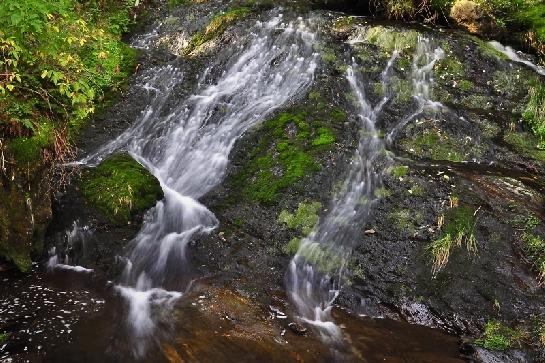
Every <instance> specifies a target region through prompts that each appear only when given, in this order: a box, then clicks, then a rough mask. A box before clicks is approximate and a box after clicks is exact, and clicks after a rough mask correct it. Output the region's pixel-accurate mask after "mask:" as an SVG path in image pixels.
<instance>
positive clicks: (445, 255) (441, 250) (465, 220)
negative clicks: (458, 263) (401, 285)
mask: <svg viewBox="0 0 545 363" xmlns="http://www.w3.org/2000/svg"><path fill="white" fill-rule="evenodd" d="M475 224H476V210H475V209H474V208H472V207H470V206H465V205H464V206H458V207H454V208H450V209H449V210H448V211H447V213H446V214H445V216H444V223H443V226H442V231H441V236H440V237H439V238H438V239H436V240H435V241H433V242H432V243H431V244H430V245H429V246H428V247H427V248H428V250H429V251H430V252H431V255H432V258H433V273H434V274H435V273H437V272H439V271H441V269H442V268H443V267H444V266H445V265H446V264H447V262H448V260H449V256H450V253H451V251H452V249H453V248H454V247H460V246H461V245H462V243H465V245H466V248H467V250H468V251H469V252H470V253H476V252H477V240H476V238H475Z"/></svg>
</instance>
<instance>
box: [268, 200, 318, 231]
mask: <svg viewBox="0 0 545 363" xmlns="http://www.w3.org/2000/svg"><path fill="white" fill-rule="evenodd" d="M321 208H322V204H321V203H320V202H311V203H299V206H298V207H297V210H296V211H295V213H293V214H292V213H290V212H288V211H286V210H283V211H282V212H280V215H279V216H278V222H280V223H282V224H285V225H287V226H288V228H291V229H300V230H301V232H302V233H303V234H304V235H308V234H309V233H310V232H311V231H312V228H313V227H314V225H315V224H316V223H317V222H318V212H319V211H320V209H321Z"/></svg>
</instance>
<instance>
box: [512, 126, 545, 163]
mask: <svg viewBox="0 0 545 363" xmlns="http://www.w3.org/2000/svg"><path fill="white" fill-rule="evenodd" d="M504 140H505V142H507V143H508V144H510V145H512V146H514V147H515V149H516V150H517V151H518V152H520V153H523V154H526V155H528V156H530V157H531V158H533V159H536V160H540V161H545V150H542V149H540V148H538V146H539V140H538V139H537V138H536V137H535V136H534V135H532V134H530V133H527V132H509V133H507V134H506V135H505V137H504Z"/></svg>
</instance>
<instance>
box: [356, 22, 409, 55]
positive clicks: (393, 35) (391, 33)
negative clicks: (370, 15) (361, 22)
mask: <svg viewBox="0 0 545 363" xmlns="http://www.w3.org/2000/svg"><path fill="white" fill-rule="evenodd" d="M418 35H419V33H418V32H416V31H415V30H406V29H403V30H397V29H395V28H391V27H384V26H374V27H370V28H368V29H367V30H366V32H365V40H366V41H368V42H369V43H371V44H374V45H376V46H378V47H379V48H380V49H382V51H383V52H385V53H387V54H388V55H389V54H391V53H392V52H393V51H394V50H395V49H397V50H398V51H400V52H410V53H412V52H413V51H414V49H415V47H416V43H417V40H418Z"/></svg>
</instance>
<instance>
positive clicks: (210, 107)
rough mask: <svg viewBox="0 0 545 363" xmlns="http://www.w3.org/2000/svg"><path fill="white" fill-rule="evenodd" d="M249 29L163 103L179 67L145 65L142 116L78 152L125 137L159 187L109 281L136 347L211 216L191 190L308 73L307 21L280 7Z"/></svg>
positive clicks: (199, 192) (208, 184)
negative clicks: (146, 100)
mask: <svg viewBox="0 0 545 363" xmlns="http://www.w3.org/2000/svg"><path fill="white" fill-rule="evenodd" d="M250 34H251V35H250V36H251V41H250V42H249V44H248V46H247V47H246V48H245V49H244V48H241V49H240V53H239V54H238V56H236V57H233V59H234V61H232V62H231V63H230V64H228V66H227V67H226V70H225V71H224V72H223V74H222V75H221V76H220V77H219V79H218V80H217V81H216V82H215V83H214V84H211V85H205V86H201V87H200V89H198V91H197V92H196V94H195V95H193V96H191V97H189V99H187V100H185V101H183V102H181V103H179V104H178V105H177V106H175V107H172V108H170V109H166V108H167V107H166V106H165V105H166V100H167V97H168V95H169V90H170V89H171V88H172V87H173V86H174V85H175V84H176V83H178V82H180V81H181V79H182V77H181V76H180V75H179V72H178V71H177V70H176V69H175V68H174V67H171V66H167V67H163V68H161V69H159V70H152V71H153V73H154V75H153V76H150V77H149V78H148V79H147V82H146V83H145V84H146V86H145V87H147V89H148V90H149V92H153V94H154V96H153V97H152V101H151V102H150V105H149V106H148V108H147V109H146V110H145V111H144V112H143V114H142V116H141V118H140V119H139V120H137V122H135V124H134V125H133V126H132V127H131V128H129V129H128V130H127V131H126V132H125V133H123V134H122V135H121V136H119V137H118V138H117V139H116V140H114V141H112V142H111V143H110V144H108V145H106V146H104V147H103V148H102V149H100V150H99V151H98V152H97V153H95V154H93V155H91V156H89V157H88V158H86V159H84V160H83V161H82V163H88V164H96V163H97V162H99V161H100V160H101V159H102V158H104V157H105V156H106V155H108V154H110V153H112V152H114V151H115V150H118V149H120V148H123V147H124V148H126V149H127V150H128V151H129V152H130V153H131V154H132V155H133V156H134V157H135V158H137V159H138V160H139V161H140V162H141V163H142V164H143V165H145V166H146V167H148V168H149V170H150V171H151V172H152V173H153V174H154V175H155V176H156V177H157V178H158V179H159V181H160V183H161V186H162V188H163V191H164V195H165V198H164V200H163V201H160V202H158V203H157V205H156V206H155V208H153V209H152V210H150V211H149V212H148V214H147V215H146V217H145V220H144V224H143V227H142V229H141V231H140V233H139V234H138V236H137V237H136V238H135V239H134V241H132V243H133V246H134V247H133V249H132V251H131V252H130V254H129V255H128V256H127V261H126V268H125V271H124V274H123V278H122V283H121V284H120V285H118V286H117V289H118V290H119V291H120V293H121V295H122V296H124V297H126V298H127V301H128V302H129V304H130V309H129V314H128V322H129V325H130V326H131V328H132V329H131V332H132V335H133V336H132V337H133V338H134V339H136V340H137V344H135V345H134V346H135V347H136V348H135V349H137V350H136V351H135V353H136V354H137V355H140V354H142V353H143V352H144V350H145V344H146V341H147V339H148V338H149V337H150V335H151V333H152V332H153V328H154V319H153V317H152V315H153V314H152V312H153V311H154V308H155V307H157V306H161V307H162V308H165V307H168V306H169V305H170V304H172V302H173V301H174V300H175V299H177V298H178V297H180V296H181V295H182V293H181V292H180V291H182V290H183V289H184V286H183V285H186V284H187V281H186V282H184V283H181V282H180V281H181V272H183V268H184V265H185V250H186V246H187V244H188V243H189V242H190V240H191V239H192V237H193V236H195V235H196V234H199V233H207V232H210V231H211V230H213V229H214V228H215V227H216V226H217V224H218V221H217V220H216V218H215V216H214V214H213V213H212V212H210V211H209V210H208V209H207V208H206V207H205V206H204V205H202V204H200V203H199V202H198V198H199V197H201V196H203V195H204V194H205V193H207V192H208V191H209V190H210V189H211V188H213V187H214V186H216V185H217V184H218V183H219V182H220V181H221V180H222V178H223V176H224V173H225V169H226V166H227V163H228V155H229V153H230V151H231V149H232V147H233V145H234V143H235V141H236V140H237V138H239V137H240V136H241V135H242V134H243V133H244V132H245V131H246V130H248V129H249V128H250V127H252V126H253V125H255V124H257V123H258V122H259V121H261V120H263V119H264V118H265V117H266V116H267V115H268V114H270V113H271V112H272V111H274V110H275V109H276V108H278V107H280V106H282V105H283V104H285V103H286V102H287V101H288V100H290V99H293V98H294V97H296V96H297V95H298V94H300V93H302V92H303V91H304V90H305V89H307V87H308V86H309V85H310V83H311V82H312V80H313V77H314V71H315V69H316V66H317V54H316V53H315V52H314V51H313V47H312V45H313V43H314V42H315V35H314V33H313V32H312V31H311V30H310V29H309V22H307V21H304V20H303V19H301V18H299V19H297V21H292V22H285V21H284V19H283V17H282V15H278V16H275V17H273V18H272V20H270V21H268V22H264V23H262V22H258V23H257V24H256V25H255V26H254V27H253V28H252V29H251V31H250ZM208 72H209V70H205V74H207V73H208ZM169 290H170V291H169Z"/></svg>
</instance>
